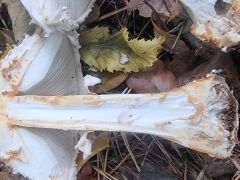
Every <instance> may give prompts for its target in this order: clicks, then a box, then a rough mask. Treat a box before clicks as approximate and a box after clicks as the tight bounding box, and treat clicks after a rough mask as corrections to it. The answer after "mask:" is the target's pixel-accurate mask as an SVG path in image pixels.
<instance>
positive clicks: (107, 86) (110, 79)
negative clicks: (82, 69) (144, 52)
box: [88, 71, 128, 93]
mask: <svg viewBox="0 0 240 180" xmlns="http://www.w3.org/2000/svg"><path fill="white" fill-rule="evenodd" d="M88 74H90V75H92V76H95V77H98V78H99V79H101V83H100V84H96V85H94V86H90V87H89V90H90V91H91V92H94V93H103V92H106V91H109V90H112V89H114V88H116V87H117V86H119V85H120V84H121V83H122V82H123V81H125V79H126V78H127V77H128V73H123V72H116V71H115V72H113V73H110V72H107V71H103V72H99V71H98V72H93V71H90V72H89V73H88Z"/></svg>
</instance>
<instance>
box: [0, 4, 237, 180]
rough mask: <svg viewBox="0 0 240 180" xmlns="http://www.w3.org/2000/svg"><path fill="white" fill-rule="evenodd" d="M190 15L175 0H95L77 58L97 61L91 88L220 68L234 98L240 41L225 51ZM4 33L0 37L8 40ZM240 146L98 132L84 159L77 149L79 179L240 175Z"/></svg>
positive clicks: (156, 87)
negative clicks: (216, 150) (218, 154)
mask: <svg viewBox="0 0 240 180" xmlns="http://www.w3.org/2000/svg"><path fill="white" fill-rule="evenodd" d="M222 2H223V1H222ZM219 9H220V11H221V8H219ZM218 11H219V10H218ZM9 19H10V18H7V19H6V21H9ZM189 22H190V20H189V17H188V15H187V13H186V11H185V8H184V7H183V6H182V4H181V3H180V1H178V0H170V1H167V0H149V1H144V0H130V1H128V0H121V1H110V0H97V1H96V6H95V9H94V10H93V11H92V14H91V15H90V16H89V18H88V20H87V22H86V23H85V24H84V26H85V27H80V29H81V30H80V37H81V38H80V43H81V49H80V53H81V60H82V61H83V62H84V63H86V64H85V67H86V68H87V69H88V68H89V67H94V68H96V69H97V71H87V73H86V74H88V75H92V76H94V77H97V78H99V79H101V82H100V83H98V84H95V85H93V86H89V90H90V91H91V92H94V93H97V94H103V93H104V94H105V93H109V92H110V93H111V92H112V90H115V92H116V93H135V92H136V93H152V92H162V91H168V90H170V89H172V88H175V87H176V86H182V85H184V84H186V83H188V82H190V81H193V80H194V79H197V78H200V77H202V76H204V75H206V74H207V73H209V72H211V71H212V70H213V69H221V73H222V74H223V75H224V76H225V77H226V78H227V79H228V81H229V83H230V85H232V88H233V90H234V92H235V93H236V94H235V96H236V97H237V98H238V100H239V98H240V95H239V88H240V86H239V85H240V83H239V74H238V73H239V65H238V66H237V67H236V60H239V59H237V58H236V57H239V55H236V53H237V54H239V48H236V49H235V50H234V49H233V50H232V51H231V52H228V53H223V52H221V51H219V49H218V48H216V47H212V46H209V44H210V43H208V42H200V41H199V39H197V40H196V39H195V38H194V37H193V36H192V35H191V33H190V26H191V25H189V24H188V23H189ZM7 24H10V23H7ZM190 24H191V22H190ZM9 29H11V27H9ZM109 29H111V32H112V33H110V32H109V31H110V30H109ZM10 32H11V31H10V30H8V29H4V30H3V33H5V34H6V33H10ZM5 34H4V36H3V37H7V38H5V39H6V41H5V39H3V38H1V43H3V44H7V43H9V44H11V45H12V44H13V43H12V42H11V40H12V38H10V39H9V36H6V35H5ZM11 37H12V36H11ZM13 42H14V40H13ZM193 44H197V45H193ZM6 47H7V49H8V46H6ZM234 57H235V58H234ZM85 67H83V68H85ZM239 153H240V147H239V144H238V145H237V146H236V147H235V149H234V155H233V157H232V159H226V160H218V159H214V158H211V157H209V156H207V155H205V154H202V153H199V152H196V151H193V150H190V149H187V148H184V147H182V146H180V145H177V144H174V143H171V142H169V141H167V140H163V139H161V138H159V137H155V136H150V135H146V134H135V133H119V132H110V133H108V135H106V134H104V135H102V136H98V138H96V139H95V144H93V151H92V154H91V156H90V157H89V159H87V160H83V159H82V157H81V154H79V159H78V162H77V164H78V169H79V170H80V169H81V170H80V171H79V175H78V179H79V180H83V179H86V180H93V179H153V180H154V179H159V178H161V179H224V178H225V179H231V178H232V177H233V179H234V178H235V179H238V178H239V177H240V175H239V171H240V169H238V170H237V168H236V167H238V166H239V164H240V156H239ZM233 162H235V163H233ZM235 166H236V167H235ZM217 169H218V170H217ZM234 174H235V175H234ZM9 175H10V176H11V171H10V170H6V169H5V168H1V174H0V178H5V177H6V178H7V177H8V176H9ZM11 177H12V176H11ZM14 178H15V177H14ZM21 178H22V177H21ZM21 178H17V179H21Z"/></svg>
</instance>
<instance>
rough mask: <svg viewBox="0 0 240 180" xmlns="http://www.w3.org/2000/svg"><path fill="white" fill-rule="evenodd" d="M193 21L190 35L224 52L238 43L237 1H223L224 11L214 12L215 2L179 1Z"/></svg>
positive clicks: (208, 0) (239, 10) (211, 0)
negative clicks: (208, 42)
mask: <svg viewBox="0 0 240 180" xmlns="http://www.w3.org/2000/svg"><path fill="white" fill-rule="evenodd" d="M180 1H181V2H182V4H183V5H184V6H185V8H186V10H187V12H188V14H189V16H190V17H191V19H192V21H193V23H194V24H193V26H192V33H193V34H194V35H195V36H196V37H198V38H200V39H203V40H207V41H211V42H212V43H214V44H216V45H217V46H219V47H221V48H222V49H223V50H226V49H227V48H229V47H232V46H234V45H237V44H238V43H239V42H240V3H239V0H231V1H226V0H225V1H223V2H224V3H226V6H227V7H226V9H221V10H220V11H221V12H217V11H216V5H217V3H219V2H221V1H217V0H201V1H199V0H180Z"/></svg>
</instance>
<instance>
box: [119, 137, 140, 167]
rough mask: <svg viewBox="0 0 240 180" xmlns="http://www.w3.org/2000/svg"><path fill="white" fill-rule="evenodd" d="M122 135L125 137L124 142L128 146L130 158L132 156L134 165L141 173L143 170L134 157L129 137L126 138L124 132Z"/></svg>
mask: <svg viewBox="0 0 240 180" xmlns="http://www.w3.org/2000/svg"><path fill="white" fill-rule="evenodd" d="M121 134H122V137H123V141H124V143H125V145H126V148H127V150H128V152H129V154H130V156H131V158H132V160H133V162H134V164H135V166H136V168H137V170H138V172H140V171H141V169H140V167H139V166H138V164H137V161H136V159H135V157H134V155H133V153H132V151H131V148H130V146H129V144H128V140H127V136H126V134H125V133H124V132H121Z"/></svg>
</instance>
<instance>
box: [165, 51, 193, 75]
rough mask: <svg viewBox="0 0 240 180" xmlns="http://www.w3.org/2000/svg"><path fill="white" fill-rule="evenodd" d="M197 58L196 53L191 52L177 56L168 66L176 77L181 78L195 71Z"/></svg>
mask: <svg viewBox="0 0 240 180" xmlns="http://www.w3.org/2000/svg"><path fill="white" fill-rule="evenodd" d="M195 58H196V56H195V51H193V50H189V51H186V52H183V53H181V54H177V55H175V57H174V58H173V60H172V61H170V62H168V63H166V65H167V67H168V69H169V70H170V71H172V72H173V73H174V75H175V76H176V77H179V76H180V75H182V74H184V73H186V72H188V71H190V70H191V69H193V64H194V61H195Z"/></svg>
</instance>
